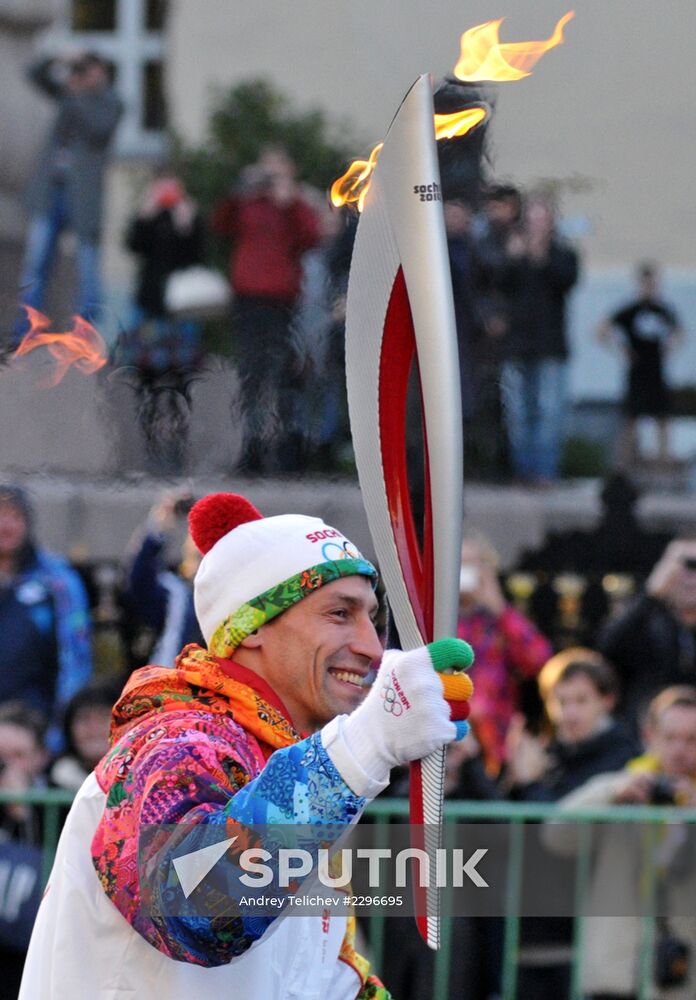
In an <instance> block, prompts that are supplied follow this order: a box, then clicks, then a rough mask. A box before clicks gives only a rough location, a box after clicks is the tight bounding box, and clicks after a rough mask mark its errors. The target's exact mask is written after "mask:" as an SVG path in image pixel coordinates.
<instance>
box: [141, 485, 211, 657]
mask: <svg viewBox="0 0 696 1000" xmlns="http://www.w3.org/2000/svg"><path fill="white" fill-rule="evenodd" d="M192 505H193V497H191V496H190V495H189V494H185V493H181V492H176V491H171V492H169V493H166V494H165V495H164V496H163V497H162V498H161V499H160V500H158V501H157V502H156V503H155V504H154V505H153V507H152V509H151V510H150V513H149V514H148V518H147V522H146V523H145V526H144V530H142V531H141V532H140V534H141V539H140V543H139V545H138V547H137V549H136V551H135V553H134V555H133V557H132V559H131V561H130V566H129V568H128V577H127V582H126V586H125V589H124V592H123V602H124V605H125V607H126V610H127V611H128V613H129V615H130V616H131V618H132V619H133V620H134V621H136V622H138V623H140V624H143V625H145V626H147V627H148V628H149V629H151V630H152V631H153V632H154V634H155V636H156V638H155V645H154V647H153V649H152V653H151V660H152V661H153V662H154V663H159V664H161V665H162V666H165V667H173V666H174V661H175V660H176V657H177V655H178V654H179V652H180V650H181V649H182V648H183V647H184V646H186V645H188V644H189V643H192V642H195V643H202V641H203V636H202V635H201V630H200V628H199V625H198V621H197V619H196V611H195V608H194V606H193V587H192V585H191V581H192V580H193V577H194V575H195V573H196V570H197V569H198V563H199V555H198V550H197V549H195V547H194V546H193V544H192V542H191V538H190V535H188V533H187V535H186V538H185V540H184V543H183V546H182V549H181V561H180V562H179V565H178V567H177V569H176V571H172V570H170V569H169V567H168V566H167V564H166V563H165V561H164V556H165V554H166V550H167V545H168V543H169V542H170V540H171V539H172V538H174V537H175V536H176V535H177V533H180V529H181V525H182V520H183V522H184V523H185V520H184V519H185V518H186V516H187V515H188V512H189V511H190V509H191V507H192Z"/></svg>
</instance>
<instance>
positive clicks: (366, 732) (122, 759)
mask: <svg viewBox="0 0 696 1000" xmlns="http://www.w3.org/2000/svg"><path fill="white" fill-rule="evenodd" d="M190 527H191V533H192V536H193V538H194V541H195V542H196V544H197V546H198V547H199V549H200V550H201V553H202V554H203V558H202V561H201V565H200V567H199V570H198V573H197V574H196V579H195V583H194V592H195V602H196V611H197V614H198V618H199V622H200V625H201V630H202V632H203V635H204V637H205V641H206V644H207V649H206V648H202V647H195V646H194V647H191V646H189V647H187V648H186V649H185V650H184V651H183V652H182V655H181V656H180V657H179V659H178V660H177V663H176V667H175V669H171V668H164V667H158V666H151V667H145V668H143V669H141V670H137V671H135V672H134V673H133V675H132V676H131V678H130V680H129V681H128V683H127V685H126V687H125V689H124V692H123V693H122V695H121V697H120V698H119V700H118V702H117V703H116V706H115V707H114V713H113V720H112V730H111V739H112V745H111V749H110V751H109V753H108V754H107V755H106V756H105V757H104V758H103V759H102V761H101V762H100V763H99V765H98V766H97V768H96V771H95V772H93V774H92V775H90V777H89V778H88V780H87V781H86V782H85V783H84V785H83V786H82V788H81V789H80V792H79V793H78V795H77V798H76V800H75V803H74V805H73V807H72V810H71V813H70V815H69V816H68V819H67V821H66V824H65V827H64V830H63V835H62V838H61V841H60V844H59V846H58V853H57V857H56V862H55V865H54V868H53V872H52V874H51V877H50V879H49V883H48V891H47V892H46V894H45V896H44V899H43V901H42V904H41V908H40V910H39V915H38V918H37V922H36V925H35V928H34V933H33V936H32V941H31V944H30V947H29V953H28V956H27V964H26V969H25V974H24V979H23V983H22V991H21V992H20V997H21V998H22V1000H28V998H29V997H32V998H33V997H36V996H45V995H50V996H51V997H53V998H55V1000H61V998H63V997H65V998H67V997H72V996H74V995H75V992H76V991H77V990H78V987H79V989H80V991H81V992H82V993H86V994H87V995H90V996H96V995H98V994H99V993H100V992H105V991H106V990H107V989H108V990H110V991H112V992H114V993H116V994H120V993H125V992H128V991H131V992H135V993H137V995H138V996H139V997H143V998H144V1000H145V998H154V997H160V996H167V997H168V998H169V1000H183V998H187V1000H188V998H190V997H192V996H197V995H200V994H201V991H203V992H205V993H208V992H210V991H212V992H213V993H216V992H217V993H221V994H225V993H230V992H231V993H233V994H234V995H237V996H245V995H251V994H256V995H258V996H263V997H281V996H286V997H290V996H292V995H295V996H307V997H308V996H314V997H317V998H319V997H322V998H324V997H326V998H327V1000H328V998H330V1000H348V998H350V1000H354V998H357V997H361V998H364V1000H367V998H368V997H370V998H374V1000H379V998H380V997H383V998H386V997H388V995H389V994H388V993H387V991H386V990H385V989H384V987H382V986H381V984H379V982H378V981H375V980H374V978H373V979H372V980H368V971H369V969H368V965H367V963H366V962H365V960H361V959H360V958H358V957H357V956H356V953H355V950H354V947H353V941H352V933H351V924H350V923H349V922H348V920H347V917H346V915H345V908H343V912H338V911H337V910H336V909H332V908H328V909H326V910H324V912H323V914H322V913H319V914H317V915H316V916H313V915H309V916H306V917H303V916H296V917H287V918H286V917H285V912H284V911H279V910H278V909H277V908H276V909H273V911H272V912H267V913H266V915H263V914H262V915H261V916H256V915H252V914H249V913H248V911H247V910H246V909H245V908H244V906H243V904H241V900H240V906H241V909H239V910H237V911H235V910H232V911H231V912H230V915H229V916H225V915H224V914H222V913H221V914H220V915H219V916H218V915H217V913H218V911H217V903H215V900H214V899H213V897H212V896H209V895H207V894H206V892H205V890H204V900H206V901H208V902H209V903H210V904H211V906H206V905H204V906H203V907H202V908H201V906H200V900H199V902H198V904H197V901H196V896H195V895H192V894H191V892H188V893H187V894H186V896H184V892H183V891H182V887H181V884H180V883H179V882H178V881H177V882H174V881H172V876H170V868H171V864H170V863H171V861H172V859H173V858H177V859H179V858H181V857H182V856H183V855H185V854H186V853H190V852H193V851H195V850H199V849H200V846H201V840H200V836H201V834H205V833H206V832H210V830H211V827H212V828H213V830H215V829H217V830H218V831H219V834H221V835H222V837H223V838H224V837H230V836H231V833H230V831H231V828H232V826H233V825H234V826H235V827H236V828H237V830H238V831H239V833H240V834H241V833H242V830H243V825H244V824H246V825H249V824H251V823H253V824H259V823H260V824H271V825H272V824H277V823H281V824H298V823H301V824H302V828H301V829H302V831H303V832H302V842H303V844H304V846H305V848H306V849H307V850H310V851H311V852H313V856H314V857H316V852H317V850H318V848H319V846H326V836H327V834H326V829H327V827H329V826H331V825H332V824H333V825H337V826H338V827H339V828H343V829H345V826H346V825H347V824H350V823H353V822H355V821H356V820H357V818H358V817H359V816H360V814H361V812H362V810H363V808H364V806H365V805H366V803H367V801H368V800H369V799H372V798H373V797H374V796H376V795H377V794H378V793H379V792H380V791H382V790H383V789H384V788H385V787H386V786H387V784H388V782H389V774H390V771H391V769H392V767H396V766H397V765H399V764H405V763H407V762H408V761H409V760H411V759H413V758H414V757H415V758H419V757H422V756H424V755H426V754H427V753H429V752H431V751H433V750H434V749H435V748H437V747H442V746H444V745H446V744H448V743H450V742H451V741H453V740H454V739H456V738H458V737H461V736H463V735H464V734H465V733H466V731H467V728H468V727H467V724H466V722H465V721H463V720H464V717H465V715H466V709H467V701H468V698H469V697H470V695H471V693H472V684H471V681H470V680H469V678H468V676H467V675H466V674H465V673H463V672H462V669H465V668H466V667H467V666H469V665H470V664H471V660H472V652H471V649H470V647H469V646H467V644H466V643H464V642H462V641H460V640H457V639H445V640H441V641H440V642H436V643H432V644H430V645H429V646H426V647H420V648H418V649H416V650H411V651H409V652H402V651H398V650H390V651H387V652H384V651H383V649H382V645H381V643H380V641H379V638H378V635H377V632H376V630H375V625H374V620H375V618H376V616H377V614H378V611H379V605H378V601H377V598H376V596H375V592H374V588H375V585H376V582H377V580H376V571H375V569H374V568H373V566H372V565H371V564H370V563H369V562H367V561H366V560H365V559H364V558H363V557H362V556H361V555H360V553H359V552H358V550H357V549H355V547H354V546H353V545H352V544H351V543H350V542H349V541H348V539H346V538H345V537H344V536H343V535H342V534H341V532H340V531H338V530H336V529H335V528H331V527H330V526H329V525H326V524H325V523H324V522H323V521H322V520H321V519H320V518H317V517H305V516H302V515H297V514H285V515H279V516H276V517H269V518H264V517H263V516H262V515H261V514H260V512H259V511H257V510H256V508H254V507H253V505H252V504H250V503H249V501H248V500H246V499H245V498H244V497H240V496H237V495H234V494H214V495H212V496H208V497H205V498H203V499H202V500H199V501H198V502H197V504H196V505H195V506H194V507H193V509H192V511H191V514H190ZM327 539H329V540H330V544H329V542H327V541H326V540H327ZM337 552H340V554H341V556H342V558H340V559H335V558H334V554H335V553H337ZM377 661H380V664H379V668H378V669H376V670H375V665H376V663H377ZM433 666H436V667H437V668H438V669H439V670H447V669H450V668H452V669H455V670H457V671H458V672H457V673H455V674H454V676H452V677H446V678H444V680H441V678H440V676H438V674H437V673H436V672H435V670H433ZM372 678H374V680H373V682H372V683H371V684H370V681H371V679H372ZM445 694H447V695H448V698H449V699H450V701H451V705H450V701H448V700H446V698H445ZM393 699H397V700H398V702H399V707H400V708H401V709H403V710H402V711H396V710H395V709H392V710H390V711H385V707H384V706H385V705H387V704H389V705H393V704H395V702H394V701H393ZM453 718H456V719H457V720H459V721H457V722H454V721H452V720H453ZM152 824H156V825H157V826H156V831H157V835H156V837H155V838H154V840H152V841H149V843H150V848H149V850H150V853H148V848H147V844H148V841H147V840H144V839H143V838H145V837H146V834H147V831H148V829H150V831H151V830H152ZM234 836H235V837H236V836H237V834H235V835H234ZM217 839H219V837H218V838H217ZM281 842H282V843H284V842H285V840H284V838H281ZM141 849H142V850H143V851H144V852H145V853H144V856H143V855H141V856H140V863H139V862H138V856H139V850H141ZM153 850H154V851H155V852H156V854H155V855H153V854H152V853H151V852H152V851H153ZM235 857H236V855H235V854H234V852H232V854H231V855H225V858H224V860H223V859H222V858H220V859H219V861H218V864H217V866H216V868H217V874H218V875H221V876H222V877H223V879H224V882H225V888H224V897H223V898H224V899H225V900H227V901H229V900H230V898H232V899H239V896H238V892H239V889H240V886H239V884H237V885H236V889H235V874H236V873H237V872H238V869H237V867H236V864H235ZM220 866H222V868H221V867H220ZM144 879H145V881H143V880H144ZM194 892H195V890H194ZM217 892H218V890H217V889H213V895H214V896H215V894H216V893H217ZM172 893H174V895H172ZM230 893H232V897H230ZM172 907H174V909H172ZM169 915H171V917H174V918H173V919H172V918H170V916H169ZM175 915H176V916H175ZM252 946H253V947H252ZM124 955H128V960H126V961H124V960H123V956H124Z"/></svg>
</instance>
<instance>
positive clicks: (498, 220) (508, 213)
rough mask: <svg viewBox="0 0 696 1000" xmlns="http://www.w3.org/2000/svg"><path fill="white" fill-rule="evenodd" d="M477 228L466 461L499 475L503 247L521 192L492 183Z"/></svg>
mask: <svg viewBox="0 0 696 1000" xmlns="http://www.w3.org/2000/svg"><path fill="white" fill-rule="evenodd" d="M483 209H484V210H483V214H482V216H480V217H479V219H478V220H475V222H476V221H479V222H481V223H482V225H480V226H479V227H478V229H477V228H476V227H475V226H474V227H473V230H472V231H473V237H474V246H473V262H472V263H473V281H474V289H475V293H476V301H477V312H478V327H479V337H478V340H477V347H476V352H475V369H476V386H475V396H476V400H477V405H478V409H477V414H476V420H475V421H474V422H473V423H472V426H471V428H470V433H469V435H468V438H469V440H468V442H467V443H468V445H469V448H468V453H467V459H468V460H469V464H470V465H471V466H473V468H475V469H477V470H479V469H480V470H481V474H483V475H486V476H488V477H492V478H503V477H505V476H506V475H507V474H508V456H507V442H506V439H505V430H504V421H503V411H502V403H501V397H500V380H501V365H502V361H503V354H502V345H503V343H504V335H505V333H506V332H507V330H508V327H509V322H510V317H509V309H508V304H507V295H506V291H505V289H504V288H503V287H502V283H501V282H502V275H503V264H504V263H505V260H506V247H507V244H508V241H509V239H510V237H511V236H512V234H513V233H515V232H517V231H518V230H519V227H520V218H521V214H522V195H521V193H520V191H519V190H518V188H516V187H514V186H513V185H511V184H494V185H491V187H489V188H488V190H487V191H486V192H485V196H484V204H483Z"/></svg>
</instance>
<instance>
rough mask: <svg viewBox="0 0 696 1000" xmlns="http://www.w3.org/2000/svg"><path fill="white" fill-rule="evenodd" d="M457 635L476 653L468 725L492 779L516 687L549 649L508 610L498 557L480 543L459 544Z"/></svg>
mask: <svg viewBox="0 0 696 1000" xmlns="http://www.w3.org/2000/svg"><path fill="white" fill-rule="evenodd" d="M457 635H458V636H459V638H460V639H465V640H466V641H467V642H468V643H470V644H471V646H472V647H473V649H474V651H475V652H476V667H475V675H474V677H475V680H476V701H475V702H474V705H473V707H472V722H473V723H474V725H475V729H476V733H477V737H478V740H479V742H480V744H481V748H482V752H483V756H484V759H485V761H486V767H487V770H488V773H489V774H490V775H492V776H496V775H497V774H498V772H499V770H500V766H501V763H502V760H503V756H504V750H505V739H506V735H507V730H508V726H509V725H510V721H511V719H512V717H513V715H514V714H515V712H516V711H517V710H518V709H519V697H520V686H521V684H522V683H523V682H525V681H529V680H534V679H535V678H536V676H537V674H538V673H539V671H540V670H541V668H542V667H543V665H544V663H546V661H547V660H548V659H549V657H550V656H551V644H550V643H549V641H548V640H547V639H546V638H545V637H544V636H543V635H542V634H541V633H540V632H539V631H538V630H537V629H536V628H535V627H534V625H533V624H532V623H531V622H530V621H529V620H528V619H527V618H525V616H524V615H523V614H522V613H521V612H520V611H518V610H517V609H516V608H514V607H512V605H510V604H508V603H507V601H506V600H505V596H504V594H503V592H502V589H501V587H500V583H499V582H498V555H497V553H496V551H495V549H494V548H493V547H492V546H491V545H490V544H489V543H488V542H487V541H486V540H485V539H484V538H483V537H482V536H476V535H468V536H466V537H465V538H464V542H463V544H462V562H461V572H460V578H459V621H458V624H457Z"/></svg>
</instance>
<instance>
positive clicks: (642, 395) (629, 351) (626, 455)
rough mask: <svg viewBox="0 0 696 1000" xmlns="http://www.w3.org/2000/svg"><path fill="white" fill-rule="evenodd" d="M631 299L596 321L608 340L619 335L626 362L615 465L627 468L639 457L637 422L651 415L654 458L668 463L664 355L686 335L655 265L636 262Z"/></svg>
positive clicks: (601, 333) (667, 398) (667, 408)
mask: <svg viewBox="0 0 696 1000" xmlns="http://www.w3.org/2000/svg"><path fill="white" fill-rule="evenodd" d="M636 279H637V285H638V288H637V295H636V297H635V299H633V300H632V301H631V302H629V303H627V304H626V305H624V306H622V307H621V308H620V309H618V310H617V311H616V312H614V313H612V314H611V316H609V317H608V318H607V319H606V320H604V322H603V323H602V324H601V325H600V327H599V329H598V331H597V335H598V337H599V339H600V341H602V342H603V343H606V344H608V345H611V343H612V341H613V338H614V337H615V336H616V334H618V337H619V343H618V346H619V348H620V350H621V351H622V353H623V355H624V357H625V358H626V360H627V362H628V371H627V380H626V392H625V396H624V414H625V424H624V427H623V428H622V431H621V434H620V437H619V442H618V448H617V464H618V466H619V468H622V469H627V470H629V469H631V468H632V467H633V466H634V465H635V463H636V461H637V460H638V458H639V449H638V440H637V422H638V419H639V418H640V417H652V418H653V419H654V420H655V423H656V425H657V433H658V458H659V460H660V461H661V462H668V461H669V458H670V448H669V422H668V419H667V418H668V416H669V411H670V405H669V387H668V385H667V380H666V376H665V371H664V364H665V358H666V355H667V354H668V353H669V352H670V351H671V350H672V349H673V348H674V347H676V346H677V345H678V344H679V343H680V342H681V341H682V340H683V337H684V331H683V330H682V328H681V324H680V322H679V319H678V317H677V314H676V312H675V311H674V309H673V308H672V306H670V305H668V304H667V303H666V302H665V301H664V299H663V297H662V295H661V293H660V275H659V271H658V268H657V266H656V265H655V264H651V263H648V262H645V263H642V264H639V265H638V267H637V269H636Z"/></svg>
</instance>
